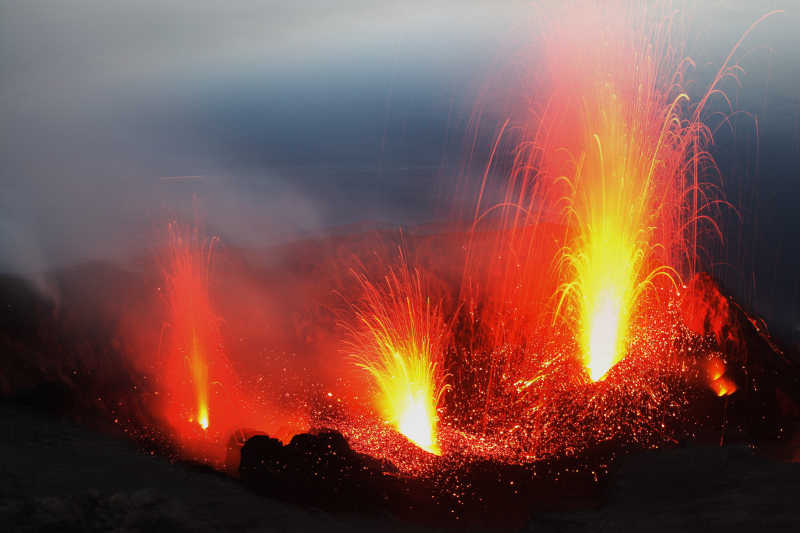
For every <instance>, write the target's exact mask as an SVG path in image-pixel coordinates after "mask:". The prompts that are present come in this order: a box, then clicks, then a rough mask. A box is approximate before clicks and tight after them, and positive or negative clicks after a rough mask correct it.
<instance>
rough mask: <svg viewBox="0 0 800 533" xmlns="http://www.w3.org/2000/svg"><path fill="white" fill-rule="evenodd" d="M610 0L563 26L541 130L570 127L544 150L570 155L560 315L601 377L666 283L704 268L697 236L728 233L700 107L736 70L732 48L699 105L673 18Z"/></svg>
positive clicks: (549, 56)
mask: <svg viewBox="0 0 800 533" xmlns="http://www.w3.org/2000/svg"><path fill="white" fill-rule="evenodd" d="M611 4H612V5H607V4H606V3H602V5H601V3H598V2H584V3H581V6H582V10H583V13H585V14H586V16H585V17H581V18H580V19H578V20H567V21H565V22H563V23H562V24H563V25H568V26H569V27H568V28H566V29H564V31H555V32H553V34H552V35H554V36H557V39H556V41H557V42H554V43H551V44H552V46H551V47H550V48H548V49H546V51H545V62H546V63H548V68H549V70H550V73H551V79H552V81H553V86H552V91H553V94H554V96H553V98H552V99H551V105H552V106H554V108H555V109H554V112H551V113H549V114H548V115H546V116H545V118H544V120H545V124H543V125H542V127H544V128H545V129H553V130H557V129H559V128H564V127H566V128H569V129H570V131H569V133H565V134H562V138H563V139H564V141H566V142H565V144H564V145H563V146H562V150H560V151H559V150H556V151H553V150H550V151H547V152H545V153H544V155H543V158H544V160H545V161H544V166H545V167H546V168H547V167H556V166H558V164H559V162H558V161H556V162H549V161H547V159H548V158H555V159H559V158H560V159H564V158H567V160H566V161H563V162H561V163H560V164H561V167H562V168H566V169H567V171H566V172H565V173H564V174H562V175H556V176H554V183H557V184H559V186H561V187H564V190H565V192H564V194H563V196H562V198H561V213H562V215H563V219H564V224H565V227H566V228H567V238H566V241H565V245H564V247H563V248H562V250H561V252H560V254H559V257H558V260H557V263H558V267H559V271H560V272H561V274H562V276H563V277H562V279H563V282H562V284H561V285H560V287H559V289H558V295H559V298H558V305H557V310H556V316H559V315H560V314H561V313H562V311H563V310H564V305H565V304H568V305H567V307H568V308H569V309H570V313H568V314H570V315H571V317H570V319H569V320H568V322H569V323H570V324H571V327H572V328H573V330H574V331H575V337H576V339H577V340H578V343H579V345H580V350H581V353H582V359H583V363H584V366H585V368H586V371H587V374H588V376H589V378H590V379H591V380H592V381H598V380H602V379H604V378H605V376H606V375H607V373H608V371H609V370H610V369H611V368H612V367H613V366H614V365H615V364H616V363H617V362H619V360H620V359H622V358H623V357H624V355H625V353H626V351H627V344H628V342H629V338H630V335H631V322H632V317H633V316H634V315H635V314H636V315H642V313H643V314H644V315H646V314H647V313H646V309H645V307H646V303H647V302H648V300H649V298H646V297H645V295H647V294H650V296H651V297H652V298H656V297H657V295H656V292H655V291H653V290H651V289H654V288H655V287H656V283H655V282H656V280H658V279H660V280H663V281H664V282H665V285H666V286H667V287H670V286H671V287H673V288H674V287H677V286H678V284H679V282H680V280H681V273H684V274H691V273H693V271H694V270H695V269H696V266H697V261H698V257H697V255H698V233H699V232H700V231H711V232H713V233H717V234H719V228H718V227H717V225H716V223H715V221H714V218H715V217H714V215H715V213H716V211H715V210H716V209H717V208H718V207H719V206H720V205H721V204H723V203H724V202H723V201H722V200H721V199H720V198H719V193H718V187H717V186H715V185H714V184H713V183H711V182H710V181H707V180H706V177H707V176H708V175H709V174H714V173H715V172H716V171H717V170H716V166H715V164H714V162H713V159H712V157H711V156H710V155H709V154H708V152H706V151H705V150H704V149H703V146H705V145H707V144H708V143H710V142H711V140H712V131H711V129H710V128H709V127H708V126H707V125H706V124H705V123H704V122H703V121H702V116H701V115H702V113H703V110H704V108H705V106H706V103H707V102H708V100H709V98H710V97H711V96H713V95H715V94H716V95H721V96H722V98H723V99H724V94H723V93H722V92H721V91H719V90H718V89H717V85H718V84H719V82H720V80H722V79H723V78H724V77H726V76H735V75H736V72H737V71H736V69H735V68H729V67H728V61H729V60H730V56H729V58H728V61H726V62H725V64H724V65H723V66H722V68H721V69H720V71H719V73H718V74H717V76H716V78H715V79H714V80H713V81H712V83H711V85H710V88H709V89H708V91H707V92H706V93H705V95H704V96H702V97H701V98H700V99H699V100H698V101H697V103H695V104H692V102H691V99H690V97H689V95H688V94H687V93H686V92H685V91H684V89H683V85H682V81H683V79H684V76H685V74H686V71H687V69H688V68H690V67H691V66H692V65H693V64H692V62H691V60H689V59H680V57H681V56H680V55H679V53H678V51H676V50H675V49H674V48H673V47H672V46H671V45H670V39H671V38H673V37H674V36H673V35H672V32H673V31H674V28H673V24H672V23H673V19H674V16H675V15H674V14H670V13H668V12H665V13H661V12H657V13H649V12H647V10H642V9H634V8H633V7H634V5H633V4H630V3H626V2H618V3H611ZM617 4H619V5H617ZM667 7H668V6H667ZM657 11H658V9H657ZM740 42H741V41H740ZM737 46H738V44H737ZM734 50H735V48H734ZM565 53H568V54H569V57H570V58H571V60H570V61H564V60H563V58H564V54H565ZM548 120H551V121H559V123H560V124H559V125H553V124H547V123H546V121H548ZM700 226H702V228H701V227H700ZM719 237H720V239H721V234H719ZM644 318H645V319H646V316H644Z"/></svg>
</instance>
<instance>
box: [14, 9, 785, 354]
mask: <svg viewBox="0 0 800 533" xmlns="http://www.w3.org/2000/svg"><path fill="white" fill-rule="evenodd" d="M289 4H291V3H286V2H254V1H248V2H236V3H233V2H211V1H208V0H199V1H188V0H187V1H177V0H169V1H157V2H156V1H152V0H139V1H136V2H130V1H129V2H121V1H103V2H101V1H75V0H65V1H55V0H53V1H50V2H45V1H40V0H26V1H9V0H2V1H0V74H1V76H0V116H1V117H2V118H1V119H0V120H1V121H2V122H1V123H2V130H1V131H2V133H1V134H0V161H2V165H0V187H2V195H1V196H0V268H1V269H2V270H5V271H10V272H14V273H24V274H31V273H37V272H41V271H45V270H48V269H51V268H55V267H59V266H64V265H68V264H72V263H77V262H81V261H85V260H88V259H106V260H123V259H124V258H125V257H128V256H130V255H131V254H136V253H140V252H141V251H142V250H146V249H147V247H148V245H149V242H150V239H151V236H152V234H153V231H154V227H155V226H156V225H157V224H159V223H161V222H162V221H163V219H164V217H165V216H168V215H175V214H178V215H186V214H187V211H188V210H189V209H190V207H189V202H187V201H186V198H189V197H191V196H192V194H197V195H198V196H199V197H200V198H201V199H202V201H203V204H204V206H205V217H206V222H207V224H208V226H209V227H211V228H213V231H214V232H216V233H218V234H219V235H221V236H222V237H223V238H224V239H225V240H227V241H228V242H232V243H236V244H240V245H246V246H265V245H268V244H274V243H279V242H286V241H289V240H292V239H295V238H298V237H301V236H306V235H314V234H321V233H325V232H328V231H332V230H335V229H336V228H341V227H346V226H349V225H352V224H359V223H390V224H400V225H415V224H420V223H426V222H430V221H439V220H442V219H445V218H446V217H447V216H448V214H449V213H451V212H452V209H453V208H454V207H457V206H454V204H457V203H458V202H463V201H465V199H464V198H463V197H458V196H457V195H450V194H448V191H449V190H451V188H450V185H451V184H452V183H453V182H455V181H456V180H457V179H458V178H462V177H464V176H463V175H464V174H466V179H469V175H470V173H471V172H478V171H480V170H481V168H480V164H475V165H472V166H471V167H466V168H465V166H464V164H463V163H464V161H465V159H466V157H467V156H468V155H469V154H467V153H466V152H467V151H466V149H465V141H466V139H467V138H468V135H469V134H470V131H469V119H470V114H471V113H472V112H473V111H474V110H475V109H476V106H477V105H478V103H477V102H478V96H479V94H481V89H482V88H484V87H486V86H487V83H489V85H490V86H492V83H494V84H497V83H498V80H497V78H496V75H497V73H498V72H509V71H513V68H512V67H513V65H514V64H515V63H519V62H520V58H519V51H520V50H521V49H522V48H523V47H524V45H525V44H526V43H527V42H528V41H529V36H530V33H531V32H532V31H535V27H536V20H535V11H534V10H533V9H532V8H531V6H530V4H531V3H530V2H527V1H520V2H498V1H495V0H487V1H449V0H448V1H442V2H417V1H405V2H377V3H376V2H356V1H343V2H329V1H325V0H310V1H307V2H302V3H298V4H299V5H298V6H294V7H293V6H291V5H289ZM429 4H434V6H431V5H429ZM677 4H678V3H677V2H676V5H677ZM703 4H704V6H703V7H702V8H699V9H695V10H692V11H691V12H690V15H689V17H688V18H689V20H690V28H689V38H688V41H687V50H686V52H687V54H688V55H690V56H691V57H693V58H694V59H695V60H696V62H697V71H696V76H695V79H696V80H697V82H698V85H702V83H703V81H704V80H707V79H708V76H709V75H710V73H712V72H713V71H714V70H715V68H717V67H718V66H719V64H720V63H721V61H722V60H724V58H725V56H726V55H727V53H728V52H729V50H730V49H731V47H732V46H733V44H734V43H735V42H736V40H737V39H738V38H739V36H740V35H741V34H742V33H743V32H744V31H745V30H746V29H747V27H748V26H749V24H750V23H751V22H753V21H754V20H755V19H757V18H758V16H760V15H761V14H763V13H765V12H768V11H770V10H771V9H773V8H776V7H777V8H783V9H786V10H787V12H786V13H784V14H783V15H780V16H777V17H773V18H771V19H769V20H768V21H767V22H765V23H764V24H763V25H762V26H761V27H759V28H757V29H756V30H754V32H753V34H752V35H751V37H750V38H749V39H748V40H746V41H745V42H744V44H743V45H742V48H741V49H740V51H739V53H737V55H736V56H735V57H736V60H737V61H739V62H740V63H741V64H742V66H743V67H744V68H745V70H746V71H747V74H746V75H745V76H743V77H742V87H741V88H736V87H735V85H729V86H726V90H728V91H729V93H730V94H731V95H732V96H733V97H734V99H735V108H736V109H737V110H739V111H743V112H746V113H747V114H743V115H741V116H737V117H736V119H735V120H734V123H735V126H736V130H735V135H731V134H730V133H728V132H727V131H721V132H720V133H719V135H718V137H717V144H716V145H715V146H713V147H711V151H712V153H713V155H714V156H715V157H716V158H717V161H718V163H719V165H720V169H721V170H722V172H723V180H724V183H725V188H726V191H727V195H728V199H729V200H730V201H731V202H732V203H733V204H735V205H736V206H737V207H738V208H739V210H740V213H741V217H742V221H741V222H740V223H737V222H736V221H735V220H733V219H732V220H730V221H727V218H732V217H727V218H726V221H727V222H726V229H727V231H726V233H727V237H728V243H727V246H726V247H725V250H724V251H722V252H719V253H718V254H717V256H718V263H719V264H716V265H714V267H713V268H714V271H715V273H716V274H717V275H718V276H720V277H721V278H722V279H723V282H724V283H725V284H726V285H727V286H728V288H729V290H730V291H731V292H732V293H733V294H735V295H736V296H737V297H738V298H740V299H741V300H742V301H744V302H745V303H746V304H747V305H748V306H750V307H752V308H753V309H755V310H756V311H757V312H759V313H761V314H763V315H764V316H765V317H766V318H767V320H768V323H769V324H770V325H771V327H774V328H775V329H776V331H778V332H779V333H780V334H781V335H783V338H785V339H792V340H791V342H800V282H799V281H798V272H799V271H800V244H799V242H800V238H799V237H800V211H798V208H797V200H798V193H797V191H798V186H800V180H799V179H798V176H797V170H796V169H797V168H798V167H799V166H800V93H799V92H798V91H797V87H798V86H799V85H798V84H800V52H798V50H800V32H798V31H797V28H798V27H800V5H796V4H797V3H796V2H793V1H791V0H784V1H781V2H777V1H776V2H770V1H746V0H742V1H716V2H703ZM526 68H533V69H535V58H531V59H530V62H529V64H528V65H527V66H526ZM493 76H495V78H493ZM500 81H502V80H500ZM510 83H513V82H510ZM501 100H502V99H501ZM480 102H481V104H480V105H482V106H483V110H484V113H485V124H486V127H485V128H484V130H482V132H481V135H479V142H478V145H477V147H476V149H475V152H474V154H473V156H474V159H475V160H476V161H478V162H479V161H480V159H481V157H482V154H483V153H484V152H485V151H486V150H487V149H488V145H489V143H490V141H491V135H492V132H493V131H494V129H495V128H496V126H497V125H498V124H499V122H500V120H501V119H500V117H501V115H502V110H501V109H502V107H503V106H502V105H501V104H498V105H497V106H495V105H494V104H495V102H494V101H493V100H492V98H491V97H488V98H487V97H485V96H484V98H483V99H482V100H480ZM753 116H756V117H757V119H758V135H756V130H755V127H754V125H753V119H752V117H753ZM492 121H494V122H492ZM187 176H192V177H191V178H187Z"/></svg>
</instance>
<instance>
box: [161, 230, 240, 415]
mask: <svg viewBox="0 0 800 533" xmlns="http://www.w3.org/2000/svg"><path fill="white" fill-rule="evenodd" d="M213 244H214V240H213V239H212V240H208V241H205V242H201V241H200V240H199V237H198V235H197V232H196V231H193V232H185V231H182V230H181V229H180V228H179V227H178V226H177V224H175V223H173V224H170V226H169V248H168V255H167V261H166V265H165V268H164V280H165V296H166V299H167V303H168V312H169V323H168V324H167V328H168V329H167V336H168V339H169V341H168V342H169V344H168V352H167V353H166V354H165V356H166V357H167V360H166V368H167V379H166V383H167V384H168V386H169V389H170V390H169V393H170V394H171V396H172V398H171V400H173V401H174V402H175V405H176V408H177V411H176V412H174V413H172V415H173V416H172V418H177V419H178V420H176V422H178V421H179V420H181V419H183V420H187V421H189V422H190V423H196V424H197V425H199V426H200V428H202V429H203V430H207V429H208V428H209V425H210V424H211V423H212V421H213V419H212V417H211V411H212V407H213V406H212V405H211V404H212V400H211V397H212V395H211V387H212V386H213V385H214V384H218V383H219V381H218V380H219V379H221V378H220V376H219V375H217V376H216V377H215V378H214V380H213V381H212V378H211V376H212V371H214V373H215V374H219V373H220V372H226V370H225V367H226V362H225V361H224V354H223V353H222V351H221V350H222V340H221V333H220V330H219V325H220V320H219V318H218V317H217V316H216V314H215V313H214V310H213V308H212V305H211V302H210V299H209V294H208V273H209V265H210V262H211V255H212V248H213ZM173 425H174V424H173Z"/></svg>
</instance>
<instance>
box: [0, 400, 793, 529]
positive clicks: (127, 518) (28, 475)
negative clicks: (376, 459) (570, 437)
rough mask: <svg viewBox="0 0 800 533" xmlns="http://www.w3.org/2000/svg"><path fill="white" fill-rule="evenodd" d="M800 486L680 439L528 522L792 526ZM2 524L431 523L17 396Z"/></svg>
mask: <svg viewBox="0 0 800 533" xmlns="http://www.w3.org/2000/svg"><path fill="white" fill-rule="evenodd" d="M798 494H800V464H793V463H785V462H779V461H775V460H772V459H769V458H766V457H764V456H762V455H756V454H754V453H753V452H752V450H750V449H748V448H745V447H741V446H737V447H725V448H713V447H686V448H680V449H672V450H663V451H658V452H651V453H646V454H642V455H639V456H635V457H630V458H628V459H627V460H625V461H624V462H623V463H622V465H621V468H620V469H619V471H618V472H616V473H615V474H614V477H613V478H612V480H611V483H610V484H609V489H608V492H607V494H606V497H605V502H604V503H603V504H601V505H599V506H597V507H593V508H585V509H582V510H581V509H579V510H571V511H569V512H552V513H542V514H536V515H534V516H533V518H532V520H531V521H530V522H529V523H528V524H527V526H526V527H525V528H524V529H525V530H530V531H584V530H591V531H619V530H646V531H670V532H673V531H687V530H688V531H726V532H730V531H766V530H769V531H772V530H775V531H782V530H797V528H798V527H800V506H798V505H797V504H796V501H797V495H798ZM0 524H3V527H2V529H3V530H4V531H218V530H224V531H229V530H230V531H314V530H324V531H340V530H342V531H343V530H380V531H401V530H412V529H413V530H423V529H426V528H428V526H426V525H424V524H419V523H413V522H410V521H408V520H399V519H397V518H393V517H389V516H383V515H380V514H378V513H369V512H364V513H361V514H331V513H326V512H322V511H319V510H315V509H311V508H304V507H301V506H296V505H292V504H288V503H284V502H279V501H275V500H271V499H268V498H263V497H260V496H257V495H255V494H253V493H251V492H250V491H248V490H247V489H246V488H244V487H243V486H242V485H241V484H240V483H239V482H238V481H237V480H234V479H231V478H228V477H226V476H224V475H221V474H217V473H214V472H211V471H208V470H205V469H202V468H198V467H194V466H192V465H187V464H182V463H171V462H169V461H168V460H167V459H165V458H163V457H159V456H151V455H150V454H149V453H147V452H144V451H142V450H140V449H138V448H137V447H136V446H135V445H134V444H133V443H131V442H130V441H128V440H125V439H120V438H116V437H111V436H108V435H104V434H100V433H97V432H94V431H92V430H89V429H86V428H83V427H80V426H78V425H76V424H74V423H72V422H70V421H68V420H65V419H61V418H56V417H52V416H49V415H46V414H43V413H41V412H38V411H31V410H30V409H28V408H22V407H19V406H14V405H0ZM458 525H459V524H458V523H454V524H453V525H452V526H451V527H453V528H457V527H458ZM465 525H467V524H465ZM470 529H472V528H470Z"/></svg>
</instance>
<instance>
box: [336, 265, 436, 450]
mask: <svg viewBox="0 0 800 533" xmlns="http://www.w3.org/2000/svg"><path fill="white" fill-rule="evenodd" d="M354 275H355V276H356V278H357V280H358V282H359V284H360V285H361V288H362V289H363V296H362V298H361V299H360V301H359V302H357V303H355V304H353V310H354V314H355V326H346V328H347V329H348V331H349V333H350V342H349V351H350V353H351V355H352V357H353V360H354V362H355V364H356V365H357V366H358V367H359V368H361V369H363V370H364V371H366V372H367V373H368V374H369V376H370V377H371V378H372V381H373V382H374V385H375V387H376V388H377V394H376V397H375V406H376V408H377V410H378V412H379V413H380V415H381V417H382V418H383V419H384V420H385V421H386V422H387V423H389V424H391V425H392V426H394V428H396V429H397V431H399V432H400V433H402V434H403V435H405V436H406V437H407V438H408V439H409V440H411V441H412V442H414V443H415V444H417V445H418V446H419V447H420V448H422V449H424V450H426V451H428V452H430V453H432V454H436V455H439V454H441V448H440V445H439V438H438V428H437V425H438V413H437V409H438V405H439V400H440V399H441V396H442V394H443V393H444V391H445V390H446V389H447V385H446V384H445V377H444V375H443V373H442V369H441V358H442V356H443V352H444V349H445V347H446V342H447V338H448V328H447V325H446V324H445V321H444V318H443V315H442V311H441V306H440V305H439V304H436V303H434V302H432V301H431V299H430V297H429V295H428V293H427V291H426V288H425V286H424V281H423V276H422V274H421V273H420V271H419V270H411V269H409V267H408V265H407V263H406V261H405V258H404V257H402V256H401V265H400V266H399V267H397V268H389V270H388V273H387V274H386V275H385V276H384V278H383V280H382V283H377V284H376V283H373V282H372V281H370V279H368V277H367V276H366V275H365V274H363V273H358V272H354Z"/></svg>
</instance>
